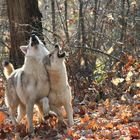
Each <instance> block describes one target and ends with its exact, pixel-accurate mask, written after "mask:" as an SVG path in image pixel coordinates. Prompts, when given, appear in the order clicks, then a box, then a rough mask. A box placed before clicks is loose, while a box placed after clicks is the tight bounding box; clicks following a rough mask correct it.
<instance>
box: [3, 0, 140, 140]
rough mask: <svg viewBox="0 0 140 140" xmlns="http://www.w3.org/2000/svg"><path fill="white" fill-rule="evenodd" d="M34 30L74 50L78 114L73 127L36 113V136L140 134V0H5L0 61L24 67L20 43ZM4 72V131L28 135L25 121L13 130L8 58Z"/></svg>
mask: <svg viewBox="0 0 140 140" xmlns="http://www.w3.org/2000/svg"><path fill="white" fill-rule="evenodd" d="M31 33H35V34H37V35H38V36H39V37H40V38H41V39H42V41H43V42H44V43H46V46H47V47H48V48H49V49H52V48H53V46H54V44H56V43H58V44H60V45H61V46H62V47H63V49H64V50H66V51H67V52H68V53H69V56H68V58H67V59H66V65H67V70H68V76H69V83H70V85H71V87H72V93H73V108H74V118H75V126H74V127H72V128H70V129H69V130H66V129H65V128H62V129H58V127H57V118H56V117H55V116H51V117H49V118H47V119H46V124H38V121H37V120H36V118H35V117H34V123H35V126H36V127H35V129H36V136H35V138H34V139H41V138H43V139H49V138H50V139H66V138H68V139H81V140H83V139H89V140H91V139H126V140H131V139H140V77H139V75H140V74H139V71H140V63H139V62H140V1H139V0H24V1H23V0H11V1H10V0H0V65H1V64H2V61H3V60H5V59H9V60H10V61H11V62H12V63H13V64H14V67H15V68H18V67H20V66H22V64H23V61H24V56H23V54H22V52H21V51H20V50H19V46H20V45H25V44H27V43H28V40H29V36H30V34H31ZM0 74H1V78H0V86H1V87H0V90H1V92H0V138H1V139H5V138H7V139H11V138H13V139H18V138H23V139H28V135H27V133H26V131H25V125H24V124H25V123H23V124H21V125H20V126H19V131H18V133H17V132H15V131H14V132H12V130H13V129H14V126H13V125H12V124H11V123H10V118H9V117H8V111H7V108H6V107H5V104H4V99H3V97H4V84H3V83H4V81H5V78H4V76H3V68H2V65H1V67H0ZM35 116H36V115H35Z"/></svg>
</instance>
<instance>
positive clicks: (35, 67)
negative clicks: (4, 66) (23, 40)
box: [5, 35, 50, 133]
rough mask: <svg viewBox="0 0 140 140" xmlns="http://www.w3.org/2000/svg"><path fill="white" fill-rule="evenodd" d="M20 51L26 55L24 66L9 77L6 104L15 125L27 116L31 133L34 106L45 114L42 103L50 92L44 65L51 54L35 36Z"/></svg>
mask: <svg viewBox="0 0 140 140" xmlns="http://www.w3.org/2000/svg"><path fill="white" fill-rule="evenodd" d="M20 49H21V50H22V52H23V53H24V54H25V61H24V65H23V66H22V67H21V68H19V69H16V70H14V71H13V72H12V73H11V75H10V76H9V77H8V79H7V85H6V93H5V103H6V105H7V106H8V108H9V113H10V115H11V118H12V122H13V123H14V124H15V125H16V124H17V123H18V122H20V120H21V119H22V118H23V116H25V115H27V122H28V132H30V133H31V132H33V131H34V129H33V121H32V118H33V107H34V104H36V105H37V106H38V108H39V111H40V114H43V106H42V103H41V105H40V102H42V101H41V100H42V99H43V98H44V97H47V96H48V94H49V92H50V83H49V79H48V74H47V72H46V69H45V67H44V64H43V63H42V62H43V59H44V57H45V56H47V55H48V54H49V53H50V52H49V51H48V50H47V49H46V47H45V46H44V44H43V43H42V42H41V40H40V39H39V38H38V37H37V36H35V35H32V36H31V37H30V40H29V44H28V45H26V46H21V47H20ZM17 108H18V115H17V119H16V117H15V114H16V110H17Z"/></svg>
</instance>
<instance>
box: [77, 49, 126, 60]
mask: <svg viewBox="0 0 140 140" xmlns="http://www.w3.org/2000/svg"><path fill="white" fill-rule="evenodd" d="M75 48H80V49H87V50H91V51H94V52H98V53H101V54H104V55H106V56H108V57H111V58H113V59H115V60H117V61H120V62H122V63H124V62H123V61H121V60H120V59H119V58H117V57H115V56H113V55H110V54H108V53H105V52H103V51H101V50H99V49H93V48H89V47H79V46H76V47H75Z"/></svg>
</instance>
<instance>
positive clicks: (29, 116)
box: [26, 102, 34, 133]
mask: <svg viewBox="0 0 140 140" xmlns="http://www.w3.org/2000/svg"><path fill="white" fill-rule="evenodd" d="M33 107H34V104H33V103H31V102H28V103H27V105H26V114H27V121H28V132H29V133H34V128H33Z"/></svg>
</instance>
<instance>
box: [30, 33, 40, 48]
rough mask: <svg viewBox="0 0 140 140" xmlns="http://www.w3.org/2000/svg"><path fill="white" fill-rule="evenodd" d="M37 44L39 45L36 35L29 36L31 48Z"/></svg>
mask: <svg viewBox="0 0 140 140" xmlns="http://www.w3.org/2000/svg"><path fill="white" fill-rule="evenodd" d="M38 44H39V41H38V39H37V37H36V35H35V34H32V35H31V46H34V45H38Z"/></svg>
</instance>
